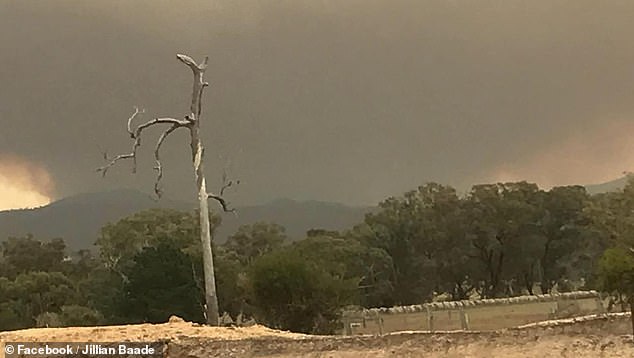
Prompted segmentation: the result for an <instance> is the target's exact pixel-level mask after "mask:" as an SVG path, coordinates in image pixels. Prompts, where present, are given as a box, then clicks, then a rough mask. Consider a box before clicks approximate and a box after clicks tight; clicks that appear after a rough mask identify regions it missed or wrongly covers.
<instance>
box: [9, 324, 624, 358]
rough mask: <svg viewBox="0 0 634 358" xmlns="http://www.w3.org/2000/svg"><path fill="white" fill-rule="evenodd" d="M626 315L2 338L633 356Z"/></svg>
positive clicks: (187, 352)
mask: <svg viewBox="0 0 634 358" xmlns="http://www.w3.org/2000/svg"><path fill="white" fill-rule="evenodd" d="M629 323H630V319H629V316H628V315H626V314H617V315H603V316H590V317H585V318H579V319H572V320H560V321H552V322H542V323H539V324H532V325H526V326H523V327H520V328H516V329H510V330H505V331H497V332H434V333H430V332H400V333H393V334H387V335H383V336H352V337H342V336H310V335H302V334H295V333H289V332H282V331H277V330H272V329H269V328H266V327H263V326H257V325H256V326H252V327H242V328H227V327H205V326H201V325H197V324H193V323H190V322H184V321H182V320H180V319H171V320H170V322H168V323H164V324H154V325H153V324H141V325H128V326H108V327H78V328H48V329H29V330H22V331H13V332H4V333H0V341H1V342H15V341H34V342H43V341H47V342H117V341H143V342H152V341H163V342H166V344H167V349H166V351H167V356H168V357H192V358H193V357H245V358H246V357H249V358H251V357H275V358H291V357H315V358H317V357H332V358H348V357H452V358H453V357H455V358H458V357H474V358H478V357H540V358H542V357H575V358H578V357H606V358H607V357H634V342H633V340H632V336H631V335H626V333H627V332H629V329H630V328H629V327H630V325H629Z"/></svg>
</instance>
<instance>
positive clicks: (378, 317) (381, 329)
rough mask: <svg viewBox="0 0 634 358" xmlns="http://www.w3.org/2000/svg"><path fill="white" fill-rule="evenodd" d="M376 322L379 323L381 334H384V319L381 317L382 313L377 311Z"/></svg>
mask: <svg viewBox="0 0 634 358" xmlns="http://www.w3.org/2000/svg"><path fill="white" fill-rule="evenodd" d="M376 323H377V324H378V325H379V334H381V335H382V334H383V319H381V314H380V313H379V312H378V311H377V312H376Z"/></svg>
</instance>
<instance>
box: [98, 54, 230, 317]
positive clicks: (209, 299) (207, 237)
mask: <svg viewBox="0 0 634 358" xmlns="http://www.w3.org/2000/svg"><path fill="white" fill-rule="evenodd" d="M176 57H177V58H178V60H180V61H181V62H182V63H184V64H185V65H186V66H188V67H189V68H190V69H191V70H192V73H193V75H194V81H193V91H192V96H191V105H190V111H189V113H188V114H187V115H185V117H184V118H183V119H176V118H154V119H151V120H149V121H147V122H145V123H142V124H139V125H137V126H136V127H135V128H134V129H133V125H132V124H133V122H134V120H135V119H136V118H137V117H138V116H140V115H142V114H143V113H144V110H140V109H138V108H135V111H134V113H133V114H132V116H130V118H128V122H127V130H128V133H129V134H130V137H131V138H132V140H133V144H132V151H131V152H130V153H126V154H119V155H117V156H115V157H113V158H108V156H107V155H106V154H104V159H106V161H107V163H106V164H105V165H104V166H103V167H101V168H98V169H97V171H99V172H101V173H102V174H103V175H104V176H105V175H106V173H107V171H108V169H109V168H110V167H112V166H113V165H115V164H116V163H117V162H118V161H120V160H127V159H129V160H132V162H133V169H132V171H133V172H135V171H136V161H137V149H138V148H139V147H140V146H141V134H142V133H143V131H144V130H145V129H147V128H150V127H154V126H157V125H168V127H167V129H165V131H164V132H163V133H162V134H161V135H160V136H159V138H158V140H157V141H156V145H155V147H154V159H155V163H156V165H155V166H154V169H155V170H156V173H157V174H156V181H155V183H154V192H155V193H156V195H157V196H159V197H160V196H161V189H160V181H161V178H162V177H163V166H162V163H161V157H160V149H161V146H162V145H163V143H164V141H165V139H166V138H167V137H168V136H169V135H170V134H172V133H173V132H174V131H176V130H178V129H181V128H183V129H186V130H188V131H189V134H190V141H189V145H190V148H191V155H192V162H193V167H194V175H195V177H196V186H197V190H198V203H199V211H198V212H199V221H200V239H201V244H202V253H203V266H204V275H205V302H206V309H205V311H206V312H205V315H206V319H207V323H208V324H210V325H214V326H215V325H218V298H217V294H216V282H215V276H214V262H213V255H212V252H211V230H210V223H209V206H208V202H207V201H208V199H214V200H215V201H217V202H218V203H219V204H220V206H221V207H222V210H223V211H225V212H234V210H233V209H230V208H229V206H228V203H227V201H226V200H225V199H224V197H223V194H224V191H225V190H226V189H227V188H229V187H231V186H232V185H234V183H235V184H238V182H237V181H236V182H234V181H231V180H227V178H226V175H223V183H222V186H221V188H220V190H219V191H218V192H217V193H211V192H209V191H208V190H207V185H206V182H205V174H204V165H203V156H204V152H205V148H204V146H203V143H202V140H201V135H200V126H201V114H202V96H203V91H204V89H205V87H207V86H209V83H208V82H205V80H204V75H205V71H206V70H207V63H208V60H209V58H208V57H205V59H204V61H203V62H202V63H200V64H198V63H196V61H194V60H193V59H192V58H191V57H189V56H187V55H182V54H178V55H176Z"/></svg>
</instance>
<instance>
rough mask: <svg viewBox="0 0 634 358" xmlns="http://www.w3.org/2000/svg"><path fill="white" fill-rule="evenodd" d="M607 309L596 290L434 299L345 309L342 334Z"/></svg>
mask: <svg viewBox="0 0 634 358" xmlns="http://www.w3.org/2000/svg"><path fill="white" fill-rule="evenodd" d="M603 312H605V309H604V307H603V304H602V301H601V297H600V295H599V293H597V292H596V291H576V292H566V293H556V294H547V295H531V296H519V297H510V298H501V299H483V300H464V301H451V302H432V303H425V304H420V305H411V306H398V307H390V308H386V307H382V308H372V309H350V310H346V311H344V313H343V323H344V329H343V332H342V334H344V335H355V334H383V333H388V332H396V331H408V330H420V331H451V330H496V329H503V328H510V327H515V326H519V325H522V324H527V323H531V322H539V321H544V320H548V319H556V318H569V317H574V316H580V315H587V314H593V313H603Z"/></svg>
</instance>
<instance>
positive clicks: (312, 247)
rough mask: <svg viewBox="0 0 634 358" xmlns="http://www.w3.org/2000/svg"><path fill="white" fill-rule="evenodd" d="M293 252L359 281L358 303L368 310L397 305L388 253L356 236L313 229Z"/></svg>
mask: <svg viewBox="0 0 634 358" xmlns="http://www.w3.org/2000/svg"><path fill="white" fill-rule="evenodd" d="M307 234H308V237H307V238H305V239H303V240H300V241H297V242H294V243H293V244H292V249H293V250H294V251H296V252H297V253H298V254H299V255H300V256H301V257H302V258H304V259H305V260H307V261H309V262H311V263H313V264H315V265H317V266H318V267H320V268H322V269H323V270H325V271H326V272H328V273H329V274H330V275H332V276H334V277H336V278H340V279H343V280H351V281H355V280H356V281H357V282H358V297H359V301H358V302H357V303H358V304H359V305H361V306H365V307H379V306H391V305H393V299H392V296H393V293H394V292H393V287H392V281H391V279H392V277H393V263H392V258H391V257H390V256H389V255H388V254H387V252H385V250H383V249H380V248H376V247H370V246H368V245H366V244H364V243H362V242H361V241H360V240H358V239H356V237H355V236H356V233H354V232H349V233H343V234H342V233H339V232H336V231H326V230H310V231H309V232H308V233H307Z"/></svg>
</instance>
